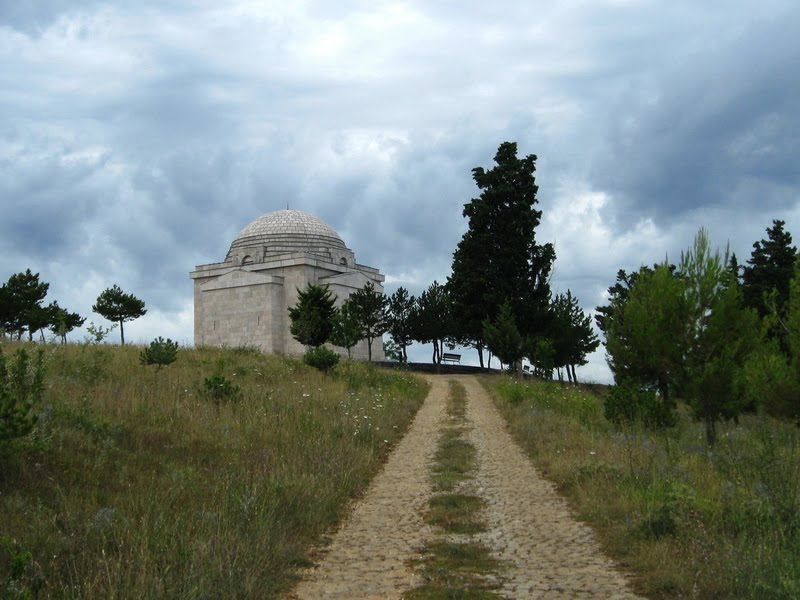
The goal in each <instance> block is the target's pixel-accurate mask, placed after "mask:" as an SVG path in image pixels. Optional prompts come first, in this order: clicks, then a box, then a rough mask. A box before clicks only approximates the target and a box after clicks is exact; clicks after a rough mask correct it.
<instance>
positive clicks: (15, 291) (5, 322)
mask: <svg viewBox="0 0 800 600" xmlns="http://www.w3.org/2000/svg"><path fill="white" fill-rule="evenodd" d="M49 288H50V284H49V283H46V282H43V281H39V273H31V270H30V269H26V270H25V272H24V273H15V274H14V275H11V277H9V278H8V281H7V282H6V283H5V284H3V286H2V288H0V328H2V329H3V330H4V331H7V332H9V333H10V334H11V335H12V337H13V334H16V336H17V339H22V334H23V332H24V331H25V329H26V328H28V326H29V324H31V323H33V325H34V326H36V325H38V323H39V321H40V320H41V319H40V317H41V316H42V311H44V307H43V306H42V301H44V298H45V296H47V290H48V289H49ZM44 326H46V323H45V325H42V326H40V327H38V328H39V329H40V328H41V327H44ZM34 331H35V330H34ZM30 335H31V337H32V335H33V332H31V334H30Z"/></svg>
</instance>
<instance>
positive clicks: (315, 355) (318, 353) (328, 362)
mask: <svg viewBox="0 0 800 600" xmlns="http://www.w3.org/2000/svg"><path fill="white" fill-rule="evenodd" d="M303 362H304V363H305V364H307V365H308V366H309V367H314V368H315V369H318V370H320V371H322V372H323V373H328V372H329V371H330V370H331V369H333V368H334V367H335V366H336V365H338V364H339V355H338V354H336V352H334V351H333V350H330V349H328V348H325V347H324V346H315V347H313V348H310V349H309V350H307V351H306V353H305V354H304V355H303Z"/></svg>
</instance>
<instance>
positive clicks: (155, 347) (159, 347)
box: [139, 336, 178, 370]
mask: <svg viewBox="0 0 800 600" xmlns="http://www.w3.org/2000/svg"><path fill="white" fill-rule="evenodd" d="M176 358H178V342H173V341H172V340H171V339H169V338H167V339H166V340H165V339H164V338H162V337H161V336H158V337H157V338H156V339H154V340H153V341H152V342H150V346H148V347H147V348H145V349H144V350H142V352H141V354H139V361H140V362H141V363H142V364H143V365H157V368H158V369H159V370H160V369H161V367H163V366H164V365H169V364H172V363H174V362H175V359H176Z"/></svg>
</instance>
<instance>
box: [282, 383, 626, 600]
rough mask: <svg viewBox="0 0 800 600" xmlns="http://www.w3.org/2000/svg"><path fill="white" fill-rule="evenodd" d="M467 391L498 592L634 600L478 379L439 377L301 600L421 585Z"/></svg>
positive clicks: (371, 595)
mask: <svg viewBox="0 0 800 600" xmlns="http://www.w3.org/2000/svg"><path fill="white" fill-rule="evenodd" d="M449 379H455V380H457V381H460V382H461V383H462V384H463V385H464V387H465V389H466V391H467V398H468V404H467V421H468V422H469V424H470V425H471V430H470V432H469V434H468V439H469V440H470V441H471V442H472V443H473V444H474V445H475V447H476V449H477V453H478V456H477V461H478V473H477V475H476V477H475V479H474V481H473V482H471V484H470V487H471V488H472V489H473V491H474V492H475V493H477V494H478V495H480V496H482V497H483V498H484V499H485V500H486V502H487V508H486V513H485V516H486V518H487V521H488V525H489V527H488V530H487V531H486V532H484V533H481V534H478V535H477V536H475V539H476V540H477V541H481V542H483V543H485V544H486V545H487V546H489V547H490V548H491V549H492V552H493V555H494V557H495V558H498V559H500V560H502V561H504V564H505V566H504V568H503V569H502V571H501V572H500V573H499V579H500V580H501V581H502V582H503V585H502V587H501V588H500V589H499V590H497V593H499V594H500V595H501V596H503V597H505V598H514V599H519V600H522V599H527V598H536V599H539V598H541V599H550V598H560V599H563V600H566V599H583V598H587V599H588V598H593V599H598V600H599V599H604V600H606V599H620V600H621V599H634V598H636V596H635V595H634V594H633V593H632V592H631V591H630V589H629V586H628V584H627V582H626V580H625V578H624V577H623V576H622V575H621V574H620V573H618V572H617V571H616V570H615V569H614V565H613V563H612V562H611V561H610V560H609V559H607V558H606V557H605V556H603V555H602V554H601V552H600V550H599V547H598V545H597V542H596V541H595V539H594V536H593V534H592V532H591V530H590V529H589V528H588V527H587V526H585V525H583V524H581V523H578V522H577V521H575V519H574V518H573V517H572V516H571V515H570V513H569V510H568V507H567V505H566V502H565V501H564V500H563V498H561V496H559V495H558V493H557V492H556V490H555V488H554V486H553V485H552V484H551V483H549V482H547V481H546V480H544V479H543V478H542V477H541V476H540V475H539V473H538V472H537V471H536V469H535V468H534V467H533V465H532V464H531V463H530V461H529V460H528V459H527V457H526V456H525V455H524V454H523V453H522V450H521V449H520V448H519V446H518V445H517V444H516V443H515V442H514V441H513V439H512V438H511V435H510V434H509V433H508V431H507V430H506V428H505V424H504V422H503V419H502V417H501V416H500V414H499V413H498V412H497V409H495V407H494V406H493V404H492V402H491V399H490V398H489V397H488V395H487V394H486V392H485V391H484V389H483V388H482V387H481V385H480V383H479V382H478V381H477V380H476V379H475V378H474V377H471V376H435V377H434V376H432V377H430V382H431V390H430V393H429V395H428V398H427V399H426V401H425V404H424V405H423V406H422V408H421V409H420V410H419V412H418V413H417V416H416V417H415V419H414V422H413V423H412V425H411V427H410V429H409V431H408V433H407V434H406V436H405V437H404V438H403V440H402V441H401V442H400V443H399V444H398V446H397V448H395V450H394V451H393V452H392V454H391V456H390V457H389V460H388V461H387V463H386V466H385V468H384V470H383V471H382V472H381V473H380V474H379V475H378V476H377V477H376V478H375V480H374V481H373V483H372V485H371V486H370V488H369V490H368V491H367V493H366V495H365V496H364V498H362V499H361V500H360V501H359V502H358V503H357V504H356V505H355V506H354V508H353V511H352V513H351V515H350V516H349V518H348V519H346V520H345V522H344V523H343V524H342V527H341V528H340V530H339V531H338V532H337V533H336V534H335V535H334V538H333V541H332V543H331V544H330V545H329V546H328V547H327V548H326V549H325V551H324V556H323V557H322V559H321V562H320V563H319V564H318V565H317V567H316V568H314V569H311V570H309V571H308V572H307V573H306V574H305V575H306V576H305V578H304V580H303V581H302V582H301V583H300V584H299V585H298V586H297V587H296V589H295V590H294V592H293V593H292V594H291V595H290V596H289V598H291V599H293V600H317V599H327V598H329V599H334V598H341V599H345V598H346V599H349V600H358V599H390V598H401V597H402V594H403V593H404V592H406V591H408V590H410V589H411V588H413V587H415V586H416V585H418V584H419V583H420V582H419V580H418V578H417V576H416V575H415V573H414V571H413V569H411V568H409V566H408V562H409V560H411V559H414V558H419V552H418V550H419V548H421V547H422V546H423V545H424V544H425V542H426V541H428V540H431V539H432V538H433V537H434V536H435V532H434V531H432V529H431V528H430V527H429V526H427V525H426V524H425V523H424V522H423V520H422V516H423V514H424V513H425V511H426V509H427V506H428V499H429V498H430V496H431V494H432V490H431V484H430V480H429V466H430V463H431V461H432V457H433V453H434V451H435V446H436V443H437V441H438V439H439V432H440V430H441V428H443V427H444V426H445V418H446V417H445V405H446V399H447V394H448V383H447V382H448V380H449Z"/></svg>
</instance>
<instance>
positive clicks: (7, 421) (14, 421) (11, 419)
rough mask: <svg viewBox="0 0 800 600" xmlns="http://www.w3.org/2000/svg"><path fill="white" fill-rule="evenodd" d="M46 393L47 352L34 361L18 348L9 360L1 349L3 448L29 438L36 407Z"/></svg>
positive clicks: (0, 438)
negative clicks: (34, 406) (45, 369)
mask: <svg viewBox="0 0 800 600" xmlns="http://www.w3.org/2000/svg"><path fill="white" fill-rule="evenodd" d="M43 390H44V353H43V352H42V351H41V350H39V352H37V354H36V358H35V359H34V360H33V361H31V359H30V356H29V355H28V352H27V351H26V350H25V348H19V349H18V350H17V351H16V352H15V353H14V356H13V358H12V359H11V360H10V361H7V360H6V358H5V356H4V355H3V352H2V349H0V446H1V445H3V444H5V443H7V442H8V441H10V440H12V439H14V438H17V437H22V436H24V435H27V434H28V433H29V432H30V431H31V429H33V426H34V425H35V424H36V415H34V414H33V405H34V403H36V402H38V401H39V400H40V399H41V397H42V391H43Z"/></svg>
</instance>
